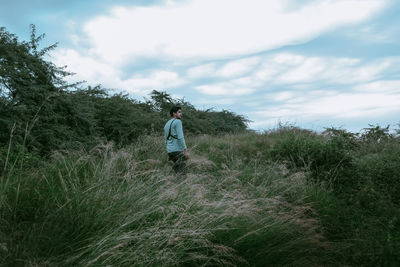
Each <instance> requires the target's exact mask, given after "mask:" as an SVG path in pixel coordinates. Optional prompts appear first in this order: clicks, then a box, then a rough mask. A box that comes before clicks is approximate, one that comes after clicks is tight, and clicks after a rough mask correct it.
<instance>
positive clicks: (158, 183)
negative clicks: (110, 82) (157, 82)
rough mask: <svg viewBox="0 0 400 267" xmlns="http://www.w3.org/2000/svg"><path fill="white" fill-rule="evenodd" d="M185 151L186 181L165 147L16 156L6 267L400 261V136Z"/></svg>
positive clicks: (204, 144) (251, 139)
mask: <svg viewBox="0 0 400 267" xmlns="http://www.w3.org/2000/svg"><path fill="white" fill-rule="evenodd" d="M369 133H370V134H371V131H369ZM186 142H187V144H188V146H189V150H190V153H191V159H190V161H189V165H188V173H187V175H186V176H182V177H179V176H175V175H174V174H173V173H172V172H171V166H170V165H169V163H168V162H167V160H166V157H167V156H166V152H165V147H164V144H163V140H162V138H161V137H158V136H147V137H142V138H140V139H139V140H138V141H137V142H136V143H135V144H132V145H130V146H127V147H124V148H115V147H113V145H112V144H99V145H98V146H96V147H95V148H93V149H92V150H90V151H57V152H54V153H53V154H52V155H51V157H50V158H48V159H42V158H41V157H39V156H37V155H35V154H34V153H33V152H29V153H28V152H25V151H21V150H17V151H16V152H10V153H9V150H8V148H7V147H6V148H4V149H3V150H2V155H1V157H2V159H1V160H2V161H1V162H0V163H1V164H2V165H1V166H4V167H3V169H2V171H3V172H2V176H1V180H0V182H1V184H0V265H2V266H3V265H4V266H197V265H201V266H209V265H210V266H230V265H232V266H396V265H397V264H398V263H399V262H400V160H399V159H400V140H399V138H398V137H396V136H393V135H389V134H386V135H383V136H371V135H370V136H367V135H366V134H364V135H363V136H359V137H355V136H353V135H349V134H347V133H346V132H345V131H331V132H330V134H328V135H321V134H315V133H312V132H310V131H306V130H301V129H298V128H295V127H283V128H280V129H277V130H275V131H271V132H268V133H265V134H254V133H246V134H237V135H224V136H193V137H189V138H187V140H186Z"/></svg>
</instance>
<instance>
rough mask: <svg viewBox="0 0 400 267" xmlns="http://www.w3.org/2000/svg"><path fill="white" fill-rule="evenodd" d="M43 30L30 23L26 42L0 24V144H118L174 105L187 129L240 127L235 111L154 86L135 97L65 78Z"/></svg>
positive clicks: (152, 125)
mask: <svg viewBox="0 0 400 267" xmlns="http://www.w3.org/2000/svg"><path fill="white" fill-rule="evenodd" d="M43 37H44V35H40V36H39V37H37V36H36V31H35V27H34V26H32V36H31V41H30V42H20V41H18V38H17V37H16V36H15V35H13V34H10V33H8V32H7V31H6V30H5V28H0V146H2V145H3V146H4V145H6V144H8V142H9V141H10V140H9V138H10V134H11V135H12V142H13V144H14V146H13V148H15V147H18V145H21V146H22V147H26V148H27V149H29V150H31V151H32V150H35V151H38V153H40V154H41V155H47V154H48V153H49V152H50V151H52V150H56V149H69V148H72V149H76V148H79V147H81V146H84V147H85V148H87V149H90V148H92V147H94V146H95V145H96V144H97V143H98V142H103V141H107V142H114V143H115V144H116V145H117V146H119V147H121V146H123V145H126V144H130V143H132V142H133V141H135V140H136V139H137V138H138V137H139V136H140V135H143V134H151V133H153V132H159V131H160V130H159V129H162V128H163V126H164V123H165V121H166V120H167V119H168V118H169V110H170V108H171V107H172V106H173V105H180V106H181V107H182V108H183V110H184V116H185V118H186V121H187V123H186V124H185V133H186V134H198V133H206V134H221V133H222V134H223V133H234V132H243V131H245V130H246V128H247V120H246V119H245V118H244V117H243V116H241V115H236V114H234V113H233V112H230V111H226V110H223V111H221V112H218V111H214V110H212V109H207V110H197V109H196V108H195V107H194V106H193V105H191V104H190V103H188V102H186V101H185V100H184V99H178V100H176V99H173V98H171V96H170V95H169V94H167V93H166V92H161V91H156V90H154V91H153V92H152V93H151V96H150V100H146V101H143V102H141V101H138V100H135V99H131V98H129V97H128V95H127V94H123V93H117V94H110V92H111V90H107V89H104V88H102V87H101V86H100V85H98V86H95V87H91V86H88V87H87V88H81V86H82V83H77V84H68V83H67V82H66V81H65V78H66V77H68V76H70V75H72V74H71V73H69V72H66V71H65V70H64V69H63V68H59V67H56V66H55V65H54V64H52V63H51V62H48V61H45V59H44V58H45V56H46V54H47V53H48V52H49V51H51V50H52V49H54V48H55V47H56V45H52V46H50V47H47V48H44V49H42V50H38V47H39V42H40V40H41V39H42V38H43Z"/></svg>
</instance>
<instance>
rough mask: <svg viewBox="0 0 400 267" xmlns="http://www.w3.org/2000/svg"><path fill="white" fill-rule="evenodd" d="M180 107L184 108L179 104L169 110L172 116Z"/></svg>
mask: <svg viewBox="0 0 400 267" xmlns="http://www.w3.org/2000/svg"><path fill="white" fill-rule="evenodd" d="M180 109H182V108H181V107H178V106H175V107H172V108H171V110H170V111H169V114H170V115H171V117H172V116H174V113H177V112H178V110H180Z"/></svg>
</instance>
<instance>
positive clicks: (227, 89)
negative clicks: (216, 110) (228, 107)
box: [195, 83, 254, 96]
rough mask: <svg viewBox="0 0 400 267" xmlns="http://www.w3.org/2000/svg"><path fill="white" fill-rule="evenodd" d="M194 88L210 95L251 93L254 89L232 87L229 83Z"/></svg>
mask: <svg viewBox="0 0 400 267" xmlns="http://www.w3.org/2000/svg"><path fill="white" fill-rule="evenodd" d="M195 89H196V90H197V91H199V92H201V93H202V94H206V95H211V96H220V95H223V96H240V95H247V94H250V93H252V92H253V91H254V90H253V89H251V88H244V87H233V86H232V85H231V84H228V83H226V84H215V85H200V86H197V87H195Z"/></svg>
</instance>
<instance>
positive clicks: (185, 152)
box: [183, 150, 189, 159]
mask: <svg viewBox="0 0 400 267" xmlns="http://www.w3.org/2000/svg"><path fill="white" fill-rule="evenodd" d="M183 153H184V154H185V157H186V159H189V152H188V151H187V150H185V151H183Z"/></svg>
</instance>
